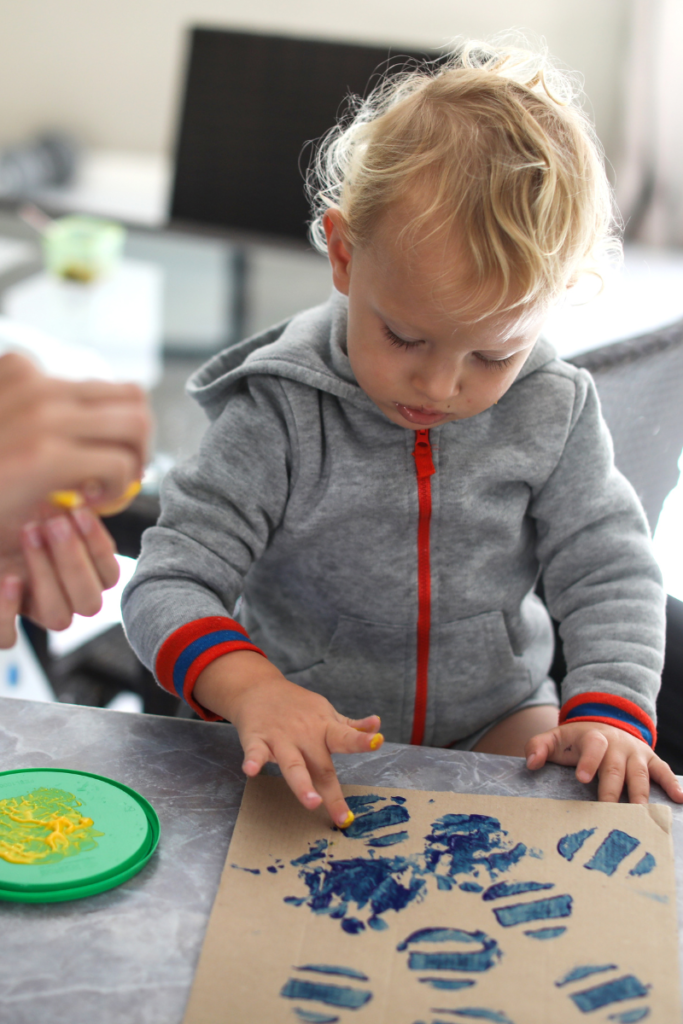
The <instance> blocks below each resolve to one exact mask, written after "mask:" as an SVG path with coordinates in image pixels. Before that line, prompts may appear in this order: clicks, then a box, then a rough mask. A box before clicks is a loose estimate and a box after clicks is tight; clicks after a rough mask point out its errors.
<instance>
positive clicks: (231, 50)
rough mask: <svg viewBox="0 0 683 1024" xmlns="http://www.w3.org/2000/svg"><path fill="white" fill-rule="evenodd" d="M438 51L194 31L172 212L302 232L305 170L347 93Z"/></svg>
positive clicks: (273, 231) (274, 231)
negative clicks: (314, 145)
mask: <svg viewBox="0 0 683 1024" xmlns="http://www.w3.org/2000/svg"><path fill="white" fill-rule="evenodd" d="M435 56H436V55H435V54H425V53H424V52H423V53H418V52H407V51H400V52H399V51H395V50H394V51H392V50H391V49H390V48H388V47H376V46H356V45H347V44H343V43H330V42H320V41H317V40H308V39H291V38H285V37H278V36H267V35H255V34H251V33H246V32H226V31H222V30H218V29H207V28H195V29H193V30H192V33H191V47H190V54H189V62H188V67H187V78H186V84H185V95H184V99H183V106H182V114H181V119H180V128H179V133H178V141H177V146H176V155H175V180H174V185H173V198H172V201H171V217H172V218H173V219H175V220H182V221H190V222H195V223H199V224H206V225H211V226H214V227H228V228H237V229H245V230H248V231H254V232H259V233H263V234H269V235H284V236H286V237H289V238H292V237H293V238H301V239H305V238H306V237H307V229H306V224H307V221H308V219H309V216H310V214H309V209H308V203H307V201H306V197H305V195H304V174H305V171H306V167H307V165H308V162H309V160H310V157H311V153H312V148H311V147H310V145H309V146H306V143H310V142H311V141H312V140H315V139H319V138H320V136H322V135H323V134H324V133H325V132H326V131H327V130H328V129H329V128H331V127H332V125H333V124H334V122H335V119H336V118H337V116H338V115H339V113H340V111H341V110H342V109H343V105H344V100H345V98H346V97H347V96H348V95H349V93H354V94H356V95H361V96H365V95H367V93H368V91H369V89H370V88H372V86H373V85H375V84H376V83H377V81H378V80H379V79H378V71H379V73H381V72H383V71H385V70H387V68H391V67H394V66H400V65H402V64H404V63H405V61H406V59H407V58H417V59H423V58H425V57H428V58H430V59H433V58H434V57H435Z"/></svg>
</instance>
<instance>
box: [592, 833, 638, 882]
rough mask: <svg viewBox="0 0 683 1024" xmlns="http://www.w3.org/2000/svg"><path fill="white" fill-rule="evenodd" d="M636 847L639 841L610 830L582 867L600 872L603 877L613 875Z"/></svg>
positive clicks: (626, 834) (625, 834)
mask: <svg viewBox="0 0 683 1024" xmlns="http://www.w3.org/2000/svg"><path fill="white" fill-rule="evenodd" d="M637 846H640V840H639V839H634V837H633V836H630V835H629V834H628V833H627V832H621V831H620V830H619V829H618V828H615V829H612V831H611V832H610V833H609V834H608V835H607V837H606V838H605V839H603V841H602V842H601V843H600V846H598V848H597V850H596V851H595V853H594V854H593V856H592V857H591V859H590V860H589V861H587V862H586V863H585V864H584V865H583V866H584V867H585V868H588V870H589V871H602V872H603V874H605V875H613V874H614V872H615V871H616V870H617V868H618V867H619V865H620V864H621V862H622V860H624V858H625V857H628V855H629V853H633V851H634V850H635V848H636V847H637Z"/></svg>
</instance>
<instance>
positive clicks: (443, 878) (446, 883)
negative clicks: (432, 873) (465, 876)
mask: <svg viewBox="0 0 683 1024" xmlns="http://www.w3.org/2000/svg"><path fill="white" fill-rule="evenodd" d="M454 884H455V883H454V882H453V879H452V878H449V877H448V875H437V876H436V887H437V889H441V890H442V891H443V892H450V890H451V889H452V888H453V886H454Z"/></svg>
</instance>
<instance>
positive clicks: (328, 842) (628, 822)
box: [185, 777, 681, 1024]
mask: <svg viewBox="0 0 683 1024" xmlns="http://www.w3.org/2000/svg"><path fill="white" fill-rule="evenodd" d="M344 792H345V795H346V796H347V799H349V798H350V799H349V804H350V806H351V807H352V809H353V810H354V812H355V814H356V820H355V822H354V823H353V825H352V826H351V828H350V829H349V830H348V831H346V832H341V831H338V830H336V829H334V828H333V827H332V826H331V825H330V824H329V821H328V820H327V819H326V815H325V813H324V811H323V810H322V809H320V810H318V811H317V812H315V813H313V814H311V813H309V812H307V811H305V810H304V809H303V808H302V807H301V806H300V805H299V804H298V803H297V801H296V800H295V799H294V797H293V796H292V795H291V793H290V792H289V790H288V789H287V787H286V785H285V784H284V782H283V781H282V780H281V779H278V778H270V777H259V778H257V779H254V780H252V781H250V782H249V783H248V784H247V788H246V792H245V796H244V800H243V803H242V808H241V810H240V814H239V818H238V821H237V826H236V828H235V833H234V836H233V840H232V844H231V846H230V851H229V853H228V858H227V861H226V866H225V871H224V873H223V877H222V881H221V884H220V888H219V891H218V895H217V897H216V901H215V904H214V908H213V912H212V915H211V919H210V922H209V927H208V931H207V935H206V939H205V942H204V947H203V950H202V954H201V958H200V962H199V966H198V970H197V974H196V978H195V983H194V987H193V990H192V994H191V997H190V1001H189V1004H188V1008H187V1012H186V1016H185V1024H228V1022H229V1024H247V1022H249V1024H251V1022H256V1021H260V1022H263V1024H266V1022H267V1024H280V1022H282V1024H299V1022H304V1024H337V1022H339V1024H457V1022H458V1021H460V1022H462V1024H467V1022H468V1021H469V1022H473V1021H484V1022H493V1024H565V1022H566V1024H580V1022H582V1021H583V1022H591V1024H592V1022H594V1021H600V1022H601V1024H602V1022H617V1024H636V1022H637V1021H641V1020H642V1021H645V1020H647V1021H648V1024H678V1022H679V1021H680V1020H681V1007H680V996H679V992H680V989H679V979H678V936H677V926H676V909H675V902H676V901H675V882H674V860H673V844H672V840H671V812H670V811H669V809H668V808H667V807H663V806H660V805H653V804H651V805H649V806H635V805H628V804H604V803H603V804H598V803H584V802H579V801H562V800H529V799H522V798H516V797H497V796H476V795H467V794H458V793H426V792H420V791H417V790H409V789H405V790H394V789H371V788H368V787H365V786H345V787H344Z"/></svg>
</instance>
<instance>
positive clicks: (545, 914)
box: [493, 896, 572, 928]
mask: <svg viewBox="0 0 683 1024" xmlns="http://www.w3.org/2000/svg"><path fill="white" fill-rule="evenodd" d="M571 912H572V898H571V896H550V897H548V899H545V900H533V901H532V902H531V903H515V904H513V906H511V907H494V908H493V913H494V914H495V915H496V920H497V921H498V924H502V926H503V928H511V927H512V926H513V925H516V924H528V922H529V921H548V920H550V919H551V918H554V917H569V916H570V914H571Z"/></svg>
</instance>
